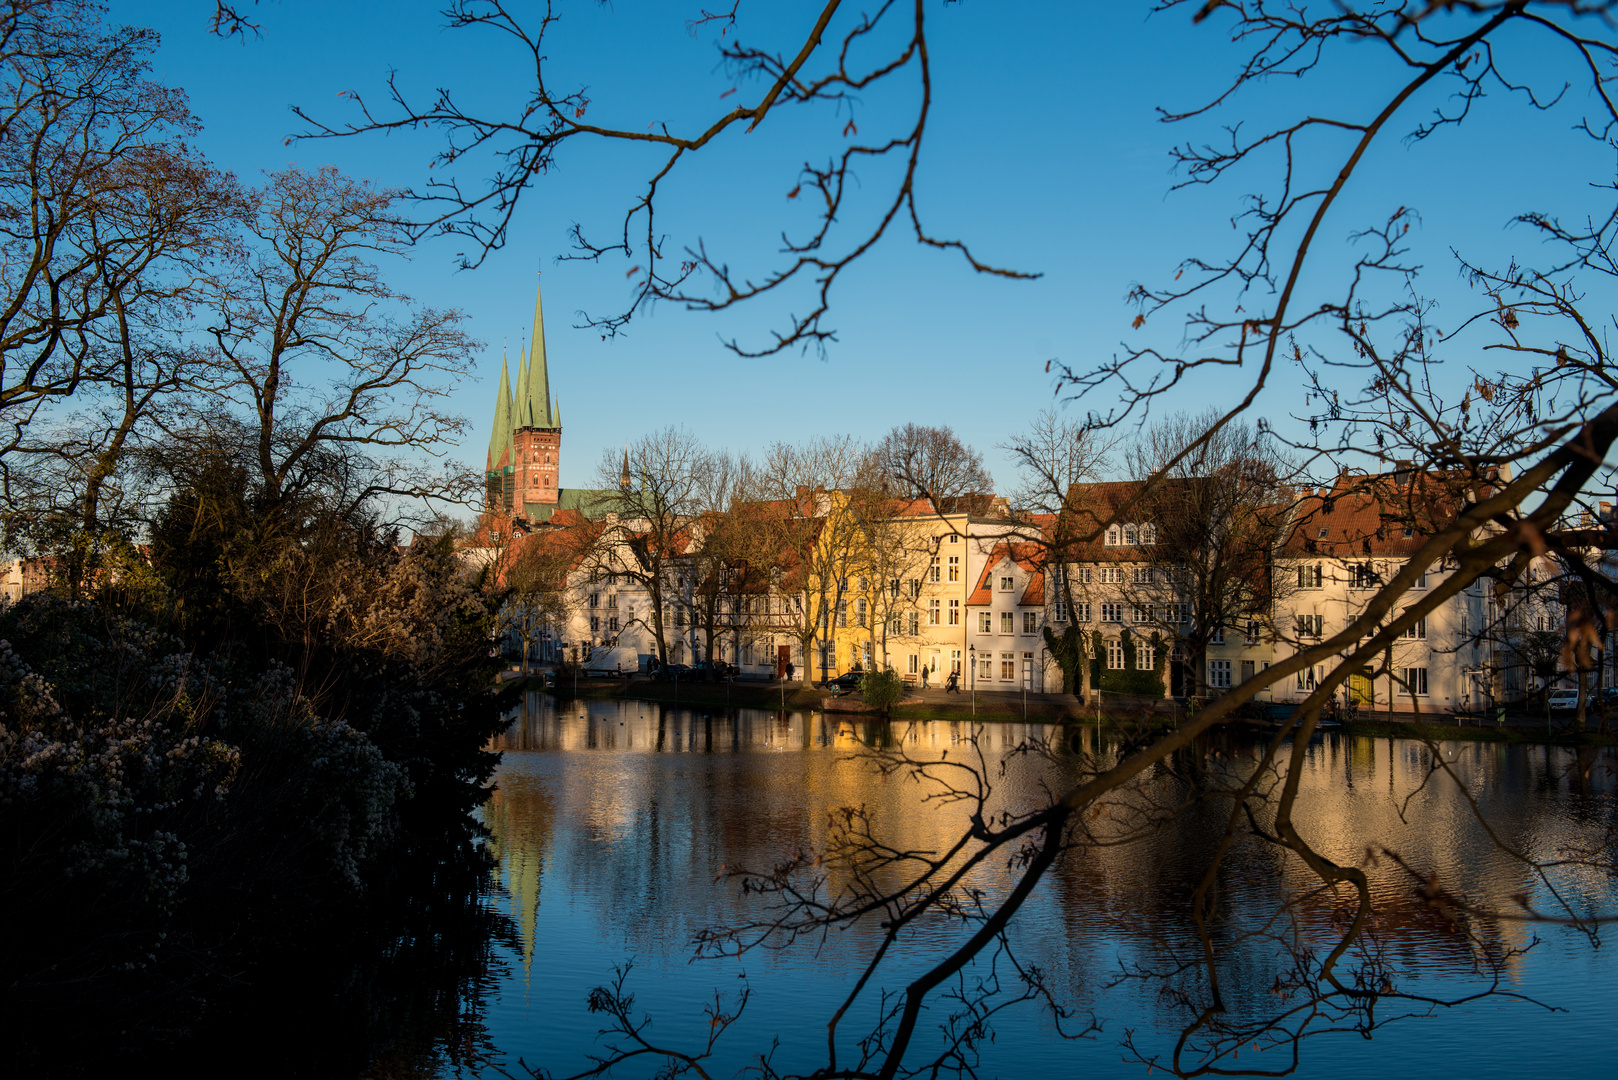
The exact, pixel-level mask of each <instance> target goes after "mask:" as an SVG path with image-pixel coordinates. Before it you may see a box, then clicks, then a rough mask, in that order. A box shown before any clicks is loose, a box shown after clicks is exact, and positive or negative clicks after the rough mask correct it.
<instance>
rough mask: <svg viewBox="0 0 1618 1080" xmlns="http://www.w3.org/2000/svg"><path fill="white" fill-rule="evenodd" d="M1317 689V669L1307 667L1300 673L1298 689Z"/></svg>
mask: <svg viewBox="0 0 1618 1080" xmlns="http://www.w3.org/2000/svg"><path fill="white" fill-rule="evenodd" d="M1314 688H1315V669H1314V668H1312V667H1306V668H1304V669H1303V670H1302V671H1300V672H1298V689H1299V690H1313V689H1314Z"/></svg>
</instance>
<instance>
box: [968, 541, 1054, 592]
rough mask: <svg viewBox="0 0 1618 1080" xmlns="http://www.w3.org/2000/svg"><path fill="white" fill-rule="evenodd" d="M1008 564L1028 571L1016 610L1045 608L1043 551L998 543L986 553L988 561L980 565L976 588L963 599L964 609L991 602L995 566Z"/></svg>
mask: <svg viewBox="0 0 1618 1080" xmlns="http://www.w3.org/2000/svg"><path fill="white" fill-rule="evenodd" d="M1007 561H1012V562H1015V563H1016V564H1017V565H1018V566H1020V567H1022V568H1023V569H1024V570H1026V571H1028V587H1027V588H1026V589H1024V590H1023V594H1022V597H1021V599H1019V600H1018V601H1017V605H1018V606H1019V607H1044V606H1045V548H1044V546H1043V545H1042V544H1029V543H999V544H996V545H995V546H994V547H993V548H992V549H991V550H990V551H989V560H988V562H986V563H984V565H983V573H982V574H981V575H980V576H979V577H978V583H977V587H976V588H974V589H973V590H972V593H971V595H969V596H968V597H967V598H966V604H967V606H968V607H971V606H973V605H986V604H990V603H993V602H994V588H993V584H994V583H993V577H994V571H995V568H996V567H997V566H999V565H1000V564H1001V563H1003V562H1007Z"/></svg>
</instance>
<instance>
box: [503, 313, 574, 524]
mask: <svg viewBox="0 0 1618 1080" xmlns="http://www.w3.org/2000/svg"><path fill="white" fill-rule="evenodd" d="M561 451H562V408H561V403H560V402H559V401H556V400H555V399H553V398H552V397H551V382H550V372H549V371H548V370H547V367H546V363H545V314H544V310H543V307H542V303H541V298H540V292H539V289H538V287H537V286H536V287H535V290H534V329H533V336H532V337H531V338H530V339H529V342H528V349H527V355H525V356H523V357H521V359H520V362H519V363H518V366H517V385H516V386H515V387H512V386H511V383H510V380H509V375H508V369H507V366H506V361H505V358H504V357H502V358H501V361H500V389H499V391H498V396H497V397H496V399H495V406H494V434H493V435H492V436H491V437H490V440H489V464H488V472H487V477H488V505H489V509H490V510H495V509H503V510H505V511H507V512H509V513H511V514H512V515H513V516H515V517H521V518H526V519H528V520H530V521H535V520H543V519H545V518H548V517H549V516H550V511H551V510H552V509H554V508H555V507H556V505H557V503H558V501H559V500H560V497H561V487H560V483H561V481H560V462H561Z"/></svg>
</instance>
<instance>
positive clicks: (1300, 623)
mask: <svg viewBox="0 0 1618 1080" xmlns="http://www.w3.org/2000/svg"><path fill="white" fill-rule="evenodd" d="M1324 623H1325V620H1324V619H1323V618H1322V617H1321V616H1319V615H1299V616H1298V618H1297V628H1298V636H1299V637H1319V636H1320V635H1321V632H1322V631H1323V630H1324V629H1325V625H1324Z"/></svg>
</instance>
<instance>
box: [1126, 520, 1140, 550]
mask: <svg viewBox="0 0 1618 1080" xmlns="http://www.w3.org/2000/svg"><path fill="white" fill-rule="evenodd" d="M1139 543H1140V530H1139V529H1137V528H1136V527H1135V526H1133V525H1125V526H1124V547H1135V546H1137V545H1138V544H1139Z"/></svg>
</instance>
